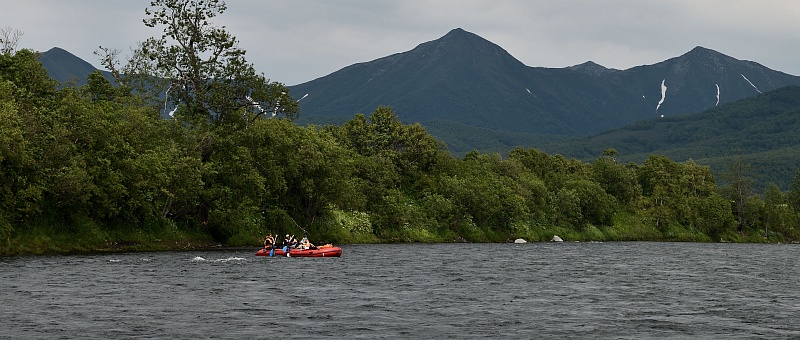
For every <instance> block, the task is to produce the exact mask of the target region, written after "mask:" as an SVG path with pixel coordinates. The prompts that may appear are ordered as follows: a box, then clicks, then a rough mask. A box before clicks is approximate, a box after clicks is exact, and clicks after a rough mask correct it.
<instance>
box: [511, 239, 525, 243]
mask: <svg viewBox="0 0 800 340" xmlns="http://www.w3.org/2000/svg"><path fill="white" fill-rule="evenodd" d="M514 243H528V241H525V239H521V238H518V239H516V240H514Z"/></svg>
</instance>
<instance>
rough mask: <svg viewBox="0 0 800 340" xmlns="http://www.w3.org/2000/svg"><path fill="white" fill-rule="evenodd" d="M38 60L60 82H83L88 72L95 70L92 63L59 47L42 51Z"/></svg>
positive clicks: (80, 83)
mask: <svg viewBox="0 0 800 340" xmlns="http://www.w3.org/2000/svg"><path fill="white" fill-rule="evenodd" d="M39 61H40V62H41V63H42V66H44V68H45V69H47V72H48V73H49V74H50V77H51V78H53V79H55V80H58V81H59V82H62V83H66V82H69V81H72V80H77V83H78V84H79V85H82V84H85V83H86V77H87V76H88V75H89V73H92V72H94V71H95V70H97V68H95V67H94V66H92V64H89V63H88V62H86V61H84V60H83V59H81V58H78V57H77V56H75V55H74V54H72V53H69V52H68V51H66V50H64V49H62V48H59V47H53V48H51V49H49V50H47V52H44V53H42V54H41V55H40V56H39Z"/></svg>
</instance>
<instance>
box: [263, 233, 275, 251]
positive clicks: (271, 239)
mask: <svg viewBox="0 0 800 340" xmlns="http://www.w3.org/2000/svg"><path fill="white" fill-rule="evenodd" d="M273 247H275V236H272V233H270V234H269V235H267V237H265V238H264V249H272V248H273Z"/></svg>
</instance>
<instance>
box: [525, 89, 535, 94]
mask: <svg viewBox="0 0 800 340" xmlns="http://www.w3.org/2000/svg"><path fill="white" fill-rule="evenodd" d="M525 91H528V93H530V94H533V92H531V90H528V89H525Z"/></svg>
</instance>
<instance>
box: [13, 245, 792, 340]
mask: <svg viewBox="0 0 800 340" xmlns="http://www.w3.org/2000/svg"><path fill="white" fill-rule="evenodd" d="M342 248H343V251H344V253H343V255H342V257H341V258H283V257H281V258H269V257H256V256H254V253H255V251H256V249H222V250H208V251H192V252H180V251H176V252H153V253H116V254H95V255H57V256H16V257H0V306H2V307H0V308H1V310H2V311H1V312H0V338H13V339H71V338H81V339H87V338H98V339H112V338H113V339H124V338H163V339H189V338H223V339H234V338H236V339H240V338H245V339H254V338H275V337H280V338H287V339H290V338H304V337H305V338H307V337H321V338H337V339H349V338H369V339H373V338H455V337H458V338H484V337H490V338H517V339H520V338H539V339H547V338H558V339H564V338H574V339H586V338H621V339H646V338H692V339H696V338H726V339H727V338H798V337H800V280H798V273H800V246H798V245H775V244H769V245H766V244H708V243H649V242H609V243H571V242H565V243H528V244H396V245H344V246H342Z"/></svg>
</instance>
